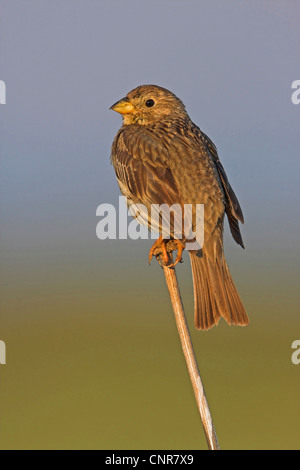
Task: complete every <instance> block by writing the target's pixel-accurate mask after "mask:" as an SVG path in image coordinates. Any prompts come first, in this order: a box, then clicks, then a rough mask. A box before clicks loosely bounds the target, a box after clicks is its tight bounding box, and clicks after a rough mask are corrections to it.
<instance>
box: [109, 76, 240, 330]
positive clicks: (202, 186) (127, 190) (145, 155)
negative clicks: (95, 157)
mask: <svg viewBox="0 0 300 470" xmlns="http://www.w3.org/2000/svg"><path fill="white" fill-rule="evenodd" d="M110 109H111V110H113V111H116V112H117V113H120V114H121V115H122V118H123V123H122V126H121V128H120V129H119V131H118V132H117V134H116V136H115V138H114V140H113V143H112V147H111V163H112V165H113V167H114V170H115V173H116V177H117V181H118V184H119V188H120V191H121V193H122V194H123V196H125V197H126V199H127V204H128V207H129V208H132V207H144V208H146V210H147V212H148V214H149V212H150V210H152V208H153V207H159V206H160V205H162V204H166V205H167V206H168V207H172V206H173V205H174V204H175V205H176V207H180V208H184V207H186V206H187V205H189V206H190V207H192V215H191V216H190V218H189V222H188V223H187V224H186V226H184V230H183V231H182V233H181V238H180V237H177V236H176V230H175V225H176V218H177V219H179V218H180V217H181V222H182V221H183V216H182V214H180V212H178V213H177V214H176V213H175V211H174V214H173V219H172V221H171V222H170V236H169V239H166V237H165V235H164V233H162V224H163V222H162V219H161V218H160V219H158V220H159V222H156V226H155V227H154V228H155V229H156V231H157V232H158V233H159V234H160V236H159V238H158V240H157V241H156V242H155V243H154V245H153V247H152V248H151V250H150V253H149V259H151V258H152V256H153V255H156V253H157V251H158V252H159V253H160V254H161V256H162V259H163V260H164V263H165V264H167V262H168V248H167V244H168V243H171V242H173V244H175V248H176V249H177V252H178V254H177V257H176V260H175V263H173V264H170V265H169V267H170V268H171V267H174V266H175V264H177V263H178V262H181V261H182V252H183V250H184V249H186V250H187V251H188V253H189V257H190V262H191V270H192V277H193V290H194V323H195V327H196V329H199V330H208V329H210V328H212V327H213V326H214V325H217V324H218V323H219V320H220V318H221V317H223V318H224V319H225V321H226V322H227V323H228V324H229V325H240V326H246V325H248V323H249V320H248V316H247V313H246V310H245V308H244V306H243V303H242V301H241V298H240V296H239V294H238V291H237V289H236V287H235V284H234V282H233V279H232V277H231V274H230V271H229V268H228V265H227V262H226V259H225V255H224V249H223V233H224V218H225V214H226V215H227V218H228V222H229V228H230V231H231V234H232V237H233V239H234V240H235V241H236V242H237V243H238V244H239V245H240V246H241V247H242V248H244V243H243V239H242V235H241V231H240V227H239V222H241V223H244V217H243V213H242V209H241V206H240V204H239V202H238V199H237V197H236V195H235V193H234V191H233V189H232V187H231V185H230V183H229V181H228V178H227V175H226V173H225V170H224V168H223V165H222V163H221V161H220V159H219V156H218V151H217V148H216V146H215V145H214V143H213V142H212V141H211V139H210V138H209V137H208V136H207V135H206V134H205V133H204V132H202V131H201V130H200V128H199V127H198V126H197V125H196V124H194V123H193V122H192V120H191V119H190V117H189V115H188V113H187V111H186V107H185V105H184V104H183V102H182V101H181V100H180V99H179V98H178V97H177V96H176V95H175V94H174V93H172V92H171V91H169V90H167V89H166V88H163V87H161V86H158V85H140V86H138V87H136V88H134V89H133V90H132V91H130V92H129V93H128V94H127V95H126V96H125V97H124V98H122V99H120V100H118V101H117V102H116V103H114V104H113V105H112V106H111V108H110ZM197 205H203V207H204V219H203V221H202V225H201V221H200V222H199V223H200V227H202V231H203V236H204V241H203V244H202V245H199V246H198V245H196V246H195V244H194V243H192V244H191V243H190V244H189V246H190V247H191V248H189V247H188V243H187V240H190V238H191V236H190V233H192V234H195V232H194V230H197V222H198V219H199V217H198V215H197V211H196V209H195V207H196V206H197ZM133 212H134V211H133ZM135 213H136V217H137V219H138V222H139V223H141V224H142V225H146V226H148V228H149V229H150V228H153V227H152V225H151V227H150V224H149V217H147V216H146V215H145V213H143V210H141V211H140V212H139V213H138V215H137V212H135ZM178 214H180V215H178ZM156 215H157V214H156ZM197 217H198V218H197ZM150 218H151V219H153V217H152V214H151V217H150ZM199 220H200V219H199ZM178 221H179V220H177V222H178ZM186 227H187V228H186ZM188 232H189V233H188Z"/></svg>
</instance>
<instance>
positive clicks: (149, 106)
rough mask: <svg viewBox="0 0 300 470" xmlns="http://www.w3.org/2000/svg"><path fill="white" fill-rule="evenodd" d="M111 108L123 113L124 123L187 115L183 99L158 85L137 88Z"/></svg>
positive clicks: (140, 122) (139, 122)
mask: <svg viewBox="0 0 300 470" xmlns="http://www.w3.org/2000/svg"><path fill="white" fill-rule="evenodd" d="M110 109H112V110H113V111H117V112H118V113H120V114H122V116H123V124H124V125H130V124H140V125H147V124H150V123H152V122H155V121H161V120H162V119H164V118H166V117H168V116H172V117H181V118H186V117H187V113H186V110H185V106H184V104H183V103H182V101H181V100H180V99H179V98H177V96H175V95H174V94H173V93H171V92H170V91H169V90H167V89H166V88H162V87H159V86H157V85H141V86H139V87H137V88H135V89H134V90H132V91H130V92H129V93H128V94H127V95H126V96H125V98H122V99H121V100H119V101H117V103H115V104H114V105H113V106H112V107H111V108H110Z"/></svg>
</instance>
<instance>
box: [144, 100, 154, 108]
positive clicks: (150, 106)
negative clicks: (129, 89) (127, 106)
mask: <svg viewBox="0 0 300 470" xmlns="http://www.w3.org/2000/svg"><path fill="white" fill-rule="evenodd" d="M154 104H155V103H154V101H153V100H147V101H146V106H147V108H152V106H154Z"/></svg>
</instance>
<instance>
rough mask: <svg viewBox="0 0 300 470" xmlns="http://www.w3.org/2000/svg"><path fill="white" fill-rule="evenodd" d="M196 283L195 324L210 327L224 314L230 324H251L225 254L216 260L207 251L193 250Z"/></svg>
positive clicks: (203, 328)
mask: <svg viewBox="0 0 300 470" xmlns="http://www.w3.org/2000/svg"><path fill="white" fill-rule="evenodd" d="M190 259H191V267H192V274H193V284H194V303H195V326H196V328H197V329H201V330H207V329H209V328H211V327H212V326H214V325H217V324H218V323H219V320H220V318H221V316H222V317H223V318H224V319H225V320H226V321H227V323H229V324H230V325H241V326H245V325H248V323H249V321H248V317H247V313H246V311H245V308H244V306H243V304H242V301H241V299H240V296H239V294H238V292H237V290H236V287H235V285H234V283H233V280H232V277H231V274H230V272H229V269H228V266H227V263H226V260H225V258H224V257H223V258H218V259H217V260H216V261H215V262H213V260H212V259H211V258H210V257H209V256H208V255H207V254H206V253H205V252H202V256H201V257H198V256H197V255H195V254H192V253H190Z"/></svg>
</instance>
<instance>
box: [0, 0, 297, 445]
mask: <svg viewBox="0 0 300 470" xmlns="http://www.w3.org/2000/svg"><path fill="white" fill-rule="evenodd" d="M0 8H1V9H0V79H1V80H4V81H5V83H6V87H7V97H6V105H0V121H1V122H0V126H1V127H0V151H1V163H0V196H1V202H0V218H1V228H0V256H1V260H0V261H1V263H0V309H1V313H0V339H1V340H2V341H5V343H6V348H7V364H6V365H0V447H1V448H2V449H30V448H33V449H53V448H56V449H197V448H206V443H205V438H204V434H203V431H202V426H201V423H200V420H199V417H198V412H197V408H196V404H195V400H194V397H193V391H192V387H191V385H190V382H189V378H188V374H187V370H186V367H185V363H184V359H183V355H182V352H181V347H180V343H179V339H178V335H177V330H176V327H175V321H174V318H173V313H172V310H171V306H170V301H169V298H168V294H167V290H166V286H165V281H164V277H163V273H162V270H161V269H160V268H159V266H158V265H157V263H156V262H153V263H152V265H151V267H149V265H148V262H147V256H148V250H149V249H150V246H151V240H148V241H147V240H139V241H131V240H123V241H118V240H105V241H100V240H98V239H97V237H96V225H97V222H98V219H97V217H96V208H97V206H98V205H99V204H102V203H104V202H105V203H111V204H117V203H118V197H119V189H118V186H117V183H116V179H115V175H114V172H113V169H112V167H111V165H110V161H109V157H110V147H111V143H112V140H113V138H114V136H115V134H116V132H117V130H118V129H119V127H120V125H121V118H120V116H119V115H117V114H116V113H114V112H112V111H109V107H110V106H111V105H112V103H114V102H115V101H117V100H118V99H119V98H121V97H123V96H124V95H125V94H126V93H127V92H128V91H129V90H131V89H132V88H134V87H136V86H137V85H140V84H145V83H154V84H157V85H161V86H164V87H166V88H169V89H170V90H172V91H173V92H174V93H175V94H177V95H178V96H179V97H180V98H181V99H182V100H183V102H184V103H185V104H186V107H187V110H188V112H189V114H190V116H191V118H192V119H193V121H194V122H196V123H197V124H198V125H199V126H200V128H201V129H202V130H203V131H204V132H205V133H207V134H208V135H209V136H210V137H211V138H212V140H213V141H214V142H215V144H216V145H217V147H218V150H219V155H220V158H221V161H222V163H223V165H224V167H225V169H226V172H227V174H228V177H229V179H230V182H231V184H232V186H233V187H234V190H235V191H236V193H237V195H238V198H239V200H240V203H241V205H242V208H243V211H244V215H245V225H244V226H243V227H242V233H243V237H244V241H245V245H246V250H245V251H244V250H242V249H241V248H240V247H239V246H237V245H236V244H235V243H234V242H233V240H232V239H231V236H230V233H229V230H228V225H227V224H226V227H225V253H226V256H227V261H228V264H229V266H230V268H231V272H232V274H233V277H234V279H235V282H236V284H237V286H238V289H239V292H240V295H241V297H242V299H243V301H244V304H245V306H246V309H247V311H248V315H249V318H250V326H249V327H248V328H245V329H242V328H233V327H232V328H230V327H228V326H227V325H226V324H225V323H224V322H222V321H221V322H220V324H219V326H218V327H217V328H213V329H212V330H210V331H209V332H198V331H196V330H195V329H194V326H193V293H192V279H191V273H190V267H189V261H188V257H187V255H185V258H184V259H185V262H184V263H183V264H182V265H180V266H178V270H177V271H178V276H179V281H180V286H181V290H182V296H183V300H184V304H185V308H186V313H187V317H188V321H189V325H190V329H191V333H192V337H193V342H194V347H195V352H196V355H197V358H198V362H199V367H200V371H201V374H202V377H203V380H204V385H205V387H206V392H207V396H208V400H209V403H210V406H211V410H212V414H213V417H214V421H215V426H216V430H217V433H218V437H219V441H220V445H221V447H222V448H224V449H264V448H272V449H276V448H277V449H278V448H284V449H288V448H299V433H300V426H299V412H300V406H299V391H300V383H299V377H300V375H299V373H300V365H298V366H297V365H294V364H293V363H292V361H291V355H292V352H293V350H292V349H291V344H292V342H293V341H294V340H295V339H299V337H300V325H299V323H300V322H299V303H300V302H299V261H300V257H299V203H300V200H299V194H300V192H299V113H300V105H294V104H292V101H291V95H292V91H293V90H292V89H291V84H292V82H293V81H294V80H297V79H300V69H299V63H300V61H299V47H298V46H299V39H300V30H299V20H300V6H299V3H298V2H296V1H291V0H290V1H285V2H282V1H276V0H275V1H274V0H272V1H266V0H264V1H260V2H258V1H254V2H240V1H238V0H230V1H227V2H224V1H222V0H218V1H217V0H209V1H208V0H206V1H203V0H202V1H199V2H196V1H192V0H188V1H183V0H181V1H179V0H173V1H170V0H165V1H164V2H161V1H158V0H151V2H150V1H140V0H127V1H126V2H123V1H121V0H119V1H118V0H109V1H106V0H102V1H101V2H100V1H97V0H72V1H71V0H61V1H59V2H58V1H57V2H52V1H50V0H27V1H26V2H23V1H22V0H9V1H8V0H2V1H1V2H0Z"/></svg>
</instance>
